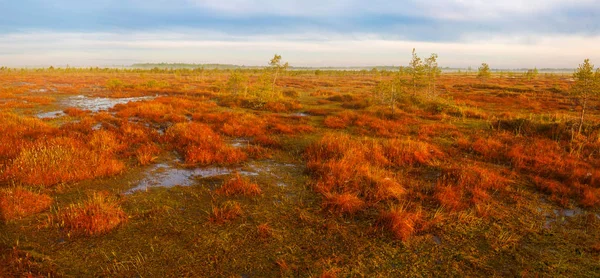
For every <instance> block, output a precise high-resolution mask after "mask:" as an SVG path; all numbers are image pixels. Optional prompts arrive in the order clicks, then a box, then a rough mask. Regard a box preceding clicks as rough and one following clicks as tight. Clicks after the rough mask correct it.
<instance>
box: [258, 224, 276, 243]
mask: <svg viewBox="0 0 600 278" xmlns="http://www.w3.org/2000/svg"><path fill="white" fill-rule="evenodd" d="M256 231H257V232H258V236H259V237H260V238H263V239H265V238H270V237H272V236H273V228H271V226H269V224H268V223H263V224H260V225H258V227H256Z"/></svg>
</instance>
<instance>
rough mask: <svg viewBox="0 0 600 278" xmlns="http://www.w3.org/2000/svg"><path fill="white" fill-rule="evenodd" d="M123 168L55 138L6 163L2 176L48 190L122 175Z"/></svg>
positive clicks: (75, 142) (79, 145) (74, 142)
mask: <svg viewBox="0 0 600 278" xmlns="http://www.w3.org/2000/svg"><path fill="white" fill-rule="evenodd" d="M124 168H125V165H124V164H123V163H122V162H120V161H118V160H115V159H113V158H112V157H111V156H110V155H109V154H104V153H101V152H98V151H95V150H91V149H89V148H87V147H86V146H85V145H84V144H83V143H82V142H80V141H78V140H73V139H70V138H64V137H58V138H52V139H50V140H43V139H42V140H39V141H38V142H36V143H35V144H34V145H33V146H32V147H31V148H27V149H24V150H23V151H21V153H20V154H19V155H18V156H17V157H16V158H15V159H14V160H13V161H12V163H10V164H9V165H8V167H7V169H6V171H5V175H6V176H7V177H9V178H12V179H14V180H16V181H19V182H23V183H26V184H30V185H41V186H51V185H55V184H57V183H63V182H73V181H80V180H85V179H93V178H97V177H105V176H111V175H115V174H118V173H120V172H122V171H123V170H124Z"/></svg>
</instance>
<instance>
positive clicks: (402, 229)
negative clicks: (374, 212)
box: [380, 206, 424, 241]
mask: <svg viewBox="0 0 600 278" xmlns="http://www.w3.org/2000/svg"><path fill="white" fill-rule="evenodd" d="M380 215H381V217H380V222H381V223H382V224H383V226H385V227H386V228H387V229H388V230H389V231H390V232H392V234H394V236H395V237H396V238H397V239H399V240H402V241H406V240H408V239H409V238H410V237H411V236H412V235H414V234H415V233H417V232H419V231H421V229H422V228H423V223H424V221H423V214H422V212H421V211H420V210H419V211H416V212H410V211H407V210H406V208H405V207H397V206H392V207H391V208H390V209H389V210H388V211H385V212H382V213H381V214H380Z"/></svg>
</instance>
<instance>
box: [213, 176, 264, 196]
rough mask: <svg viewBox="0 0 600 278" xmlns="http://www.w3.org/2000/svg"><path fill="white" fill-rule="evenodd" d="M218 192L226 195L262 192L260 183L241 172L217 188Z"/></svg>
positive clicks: (248, 194)
mask: <svg viewBox="0 0 600 278" xmlns="http://www.w3.org/2000/svg"><path fill="white" fill-rule="evenodd" d="M216 193H217V194H219V195H224V196H236V195H242V196H256V195H260V194H261V193H262V190H261V189H260V187H259V186H258V184H255V183H252V182H251V181H250V180H249V179H247V178H244V177H242V176H240V174H239V173H236V174H235V177H233V178H231V179H228V180H227V181H225V182H224V183H223V185H221V187H220V188H218V189H217V190H216Z"/></svg>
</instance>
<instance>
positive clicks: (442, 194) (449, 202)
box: [435, 184, 464, 211]
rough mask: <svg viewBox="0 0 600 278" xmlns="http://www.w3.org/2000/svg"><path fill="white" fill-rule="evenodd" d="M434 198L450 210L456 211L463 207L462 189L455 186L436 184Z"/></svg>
mask: <svg viewBox="0 0 600 278" xmlns="http://www.w3.org/2000/svg"><path fill="white" fill-rule="evenodd" d="M435 198H436V200H437V201H438V202H439V203H440V205H441V206H442V207H444V208H446V209H448V210H450V211H458V210H461V209H462V208H463V207H464V204H463V202H462V189H461V188H458V187H455V186H439V184H438V186H436V188H435Z"/></svg>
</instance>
